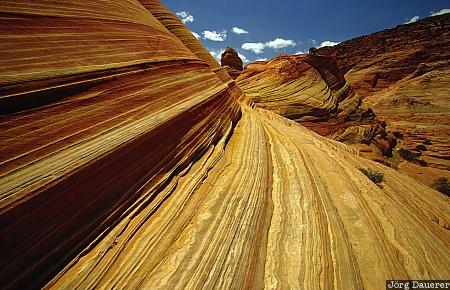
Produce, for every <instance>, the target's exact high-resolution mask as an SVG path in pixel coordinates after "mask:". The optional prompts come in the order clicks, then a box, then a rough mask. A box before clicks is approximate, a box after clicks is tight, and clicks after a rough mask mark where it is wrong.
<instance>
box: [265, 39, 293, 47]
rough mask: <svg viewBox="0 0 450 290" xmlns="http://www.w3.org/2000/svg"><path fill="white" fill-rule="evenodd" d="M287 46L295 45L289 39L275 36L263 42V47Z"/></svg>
mask: <svg viewBox="0 0 450 290" xmlns="http://www.w3.org/2000/svg"><path fill="white" fill-rule="evenodd" d="M288 46H295V42H294V41H293V40H290V39H283V38H276V39H274V40H272V41H269V42H266V43H265V47H270V48H273V49H280V48H285V47H288Z"/></svg>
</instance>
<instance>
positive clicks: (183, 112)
mask: <svg viewBox="0 0 450 290" xmlns="http://www.w3.org/2000/svg"><path fill="white" fill-rule="evenodd" d="M0 13H1V15H2V21H0V31H1V33H2V36H3V37H2V41H1V42H0V50H1V51H2V52H3V54H2V58H1V59H0V63H1V65H0V102H1V106H0V108H1V110H2V112H1V117H0V132H1V134H0V200H1V203H0V245H1V249H2V251H1V253H0V285H1V288H2V289H36V288H44V289H93V288H102V289H103V288H106V289H110V288H119V289H122V288H129V289H195V288H205V289H215V288H216V289H249V288H257V289H263V288H270V289H274V288H278V289H285V288H295V289H311V288H314V289H315V288H317V289H332V288H335V289H384V287H385V280H386V279H446V278H448V275H447V273H449V272H450V252H449V249H450V234H449V232H450V231H449V229H450V212H449V211H448V208H449V200H448V198H447V197H445V196H444V195H442V194H441V193H439V192H437V191H435V190H433V189H430V188H428V187H426V186H424V185H422V184H421V183H419V182H417V181H415V180H413V179H411V178H409V177H407V176H405V175H402V174H400V173H398V172H397V171H395V170H392V169H390V168H387V167H385V166H383V165H381V164H378V163H375V162H372V161H370V160H367V159H365V158H362V157H360V156H359V153H358V151H357V150H356V149H354V148H351V147H348V146H347V145H345V144H342V143H340V142H335V141H333V140H330V139H328V138H324V137H321V136H319V135H317V134H316V133H314V132H312V131H310V130H308V129H306V128H305V127H303V126H300V125H299V124H297V123H296V122H294V121H291V120H288V119H286V118H284V117H282V116H280V115H277V114H275V113H274V112H272V111H276V110H274V109H273V108H272V107H271V106H270V102H269V101H268V100H266V99H265V98H271V99H272V102H278V103H279V105H280V108H281V109H280V111H279V113H282V114H284V115H287V116H289V117H293V119H296V120H299V121H302V122H303V121H305V122H308V121H309V122H316V121H317V122H323V125H321V126H322V127H323V129H322V130H323V131H324V132H326V133H329V134H332V135H333V134H336V135H344V134H354V135H355V136H360V135H364V133H359V131H365V130H366V127H367V128H373V127H374V126H375V127H376V126H378V123H377V122H376V121H375V120H374V119H373V116H371V114H370V113H369V114H368V115H364V114H367V112H368V109H365V108H362V107H361V106H362V105H361V104H360V101H359V97H357V94H356V93H354V92H353V91H352V89H351V88H350V86H348V84H346V83H345V81H344V79H343V78H342V76H341V75H338V74H336V72H335V68H333V67H331V66H330V67H328V66H329V65H332V63H331V62H330V60H329V59H328V58H318V59H310V58H307V57H306V58H301V57H299V58H291V57H283V58H280V59H279V60H276V61H274V62H273V63H272V64H271V63H270V62H268V63H266V64H260V65H261V66H265V65H267V66H268V67H269V68H270V69H272V70H278V72H279V73H280V75H276V74H273V73H264V74H261V75H259V73H258V72H257V70H256V69H255V67H253V68H252V69H248V70H244V73H245V74H246V75H247V76H248V78H250V79H251V78H253V80H254V81H255V82H256V85H254V87H253V91H251V92H249V96H245V95H244V94H243V92H242V91H241V89H240V88H239V87H238V86H237V85H236V83H235V81H233V79H231V78H230V76H229V75H228V74H227V73H226V71H225V70H224V69H223V68H222V67H220V65H219V64H218V63H217V62H216V61H215V60H214V59H213V58H212V57H211V56H210V55H209V53H208V52H207V51H206V49H205V48H204V47H203V46H202V45H201V44H200V42H199V41H198V40H197V39H195V37H193V36H192V34H191V33H190V32H189V31H188V29H187V28H186V27H185V26H184V25H183V24H182V23H181V22H180V20H178V19H177V18H176V17H175V15H174V14H172V13H171V12H170V11H168V10H167V9H166V8H165V7H164V6H163V5H161V4H160V3H159V2H158V1H148V0H145V1H144V0H142V1H141V2H140V3H139V2H137V1H133V0H123V1H101V0H95V1H81V0H67V1H64V5H60V4H58V3H56V2H54V1H43V0H36V1H32V2H31V1H25V0H14V1H12V0H3V1H0ZM49 28H51V29H49ZM93 40H95V41H93ZM278 62H279V63H280V64H282V63H283V64H285V63H291V62H292V65H287V66H286V65H283V66H281V65H280V67H278V68H277V66H276V65H275V64H277V63H278ZM316 62H319V64H320V65H321V66H323V67H324V68H325V69H323V71H322V69H320V68H318V69H315V68H314V67H316V65H317V63H316ZM292 68H299V70H297V69H296V70H292ZM327 68H328V69H327ZM251 71H253V72H254V75H253V76H250V72H251ZM258 75H259V76H258ZM300 75H307V76H308V77H306V78H299V76H300ZM280 76H281V79H280V78H279V77H280ZM258 77H261V78H264V79H265V80H266V81H268V82H267V84H268V85H269V88H267V89H266V88H264V87H263V86H260V84H259V82H258ZM277 83H279V84H280V87H276V86H275V84H277ZM243 85H244V87H245V88H246V90H251V89H252V87H251V86H250V84H248V83H245V82H244V83H243ZM308 86H310V87H311V88H310V89H309V90H306V92H308V94H309V96H310V97H309V98H308V99H305V98H304V97H302V96H303V95H302V94H300V93H298V94H296V93H293V92H294V91H303V92H305V87H308ZM257 87H258V89H257ZM295 88H299V89H300V90H297V89H295ZM277 90H278V91H279V92H286V93H288V94H291V95H292V96H293V105H294V106H293V109H292V111H289V110H288V107H289V106H288V105H287V102H288V100H286V99H285V98H284V97H283V95H282V94H278V91H277ZM324 96H326V97H325V98H324ZM258 98H259V99H258ZM249 99H253V100H255V102H256V101H258V100H260V102H259V105H258V106H263V105H264V106H265V107H266V108H267V109H268V110H266V109H263V108H254V105H253V103H252V102H250V101H249ZM301 102H303V104H305V106H306V109H302V108H300V105H296V104H299V103H301ZM257 104H258V103H257ZM338 104H339V105H338ZM313 106H316V107H317V109H316V110H314V109H313V108H312V107H313ZM363 115H364V116H363ZM347 116H349V117H348V118H350V121H342V120H341V119H340V118H344V119H345V118H347ZM357 116H363V117H361V120H363V122H366V123H367V124H361V122H360V121H359V119H358V118H360V117H357ZM348 118H347V119H348ZM353 118H356V119H358V121H356V119H355V126H348V127H345V126H344V125H343V124H345V122H353ZM330 120H331V121H330ZM330 122H335V123H336V124H338V125H339V126H341V125H342V126H343V128H339V129H338V130H337V131H335V130H331V129H330V128H331V127H330V126H329V123H330ZM356 124H357V125H356ZM319 127H320V126H319ZM370 130H371V129H370ZM350 132H351V133H350ZM367 167H369V168H372V169H376V170H378V171H379V172H381V173H383V174H384V181H383V182H382V185H381V186H380V187H379V186H377V185H375V184H374V183H372V182H371V181H370V180H369V179H368V178H367V177H366V176H365V175H364V174H363V173H361V171H360V170H359V168H367Z"/></svg>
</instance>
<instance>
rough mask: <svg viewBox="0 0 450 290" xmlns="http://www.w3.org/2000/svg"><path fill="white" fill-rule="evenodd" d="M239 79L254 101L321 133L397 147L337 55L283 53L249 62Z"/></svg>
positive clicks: (386, 150) (386, 151) (383, 148)
mask: <svg viewBox="0 0 450 290" xmlns="http://www.w3.org/2000/svg"><path fill="white" fill-rule="evenodd" d="M236 81H237V83H238V85H239V86H240V87H241V88H242V89H243V90H244V91H245V93H246V94H247V96H248V97H249V98H250V100H251V101H252V102H254V103H255V105H256V106H258V107H260V108H264V109H268V110H271V111H273V112H275V113H277V114H279V115H282V116H284V117H287V118H289V119H291V120H295V121H297V122H300V123H301V124H302V125H304V126H306V127H308V128H310V129H312V130H313V131H315V132H317V133H319V134H321V135H322V136H328V137H330V138H333V139H335V140H339V141H342V142H346V143H349V144H357V143H360V142H364V143H367V144H370V143H373V144H375V145H376V147H375V149H376V148H378V149H376V150H381V153H383V154H385V155H389V154H390V152H391V149H392V148H393V147H394V146H395V140H393V142H389V141H387V139H386V137H387V136H386V135H385V134H384V133H386V132H385V130H384V128H383V127H382V126H381V124H380V122H379V121H378V120H376V119H375V114H374V113H373V111H372V110H371V109H370V108H368V107H367V106H366V105H365V104H364V102H363V101H362V98H361V97H360V96H359V95H358V94H357V93H356V92H355V91H354V90H353V88H352V87H351V86H350V85H349V84H348V83H347V82H346V80H345V78H344V76H343V75H342V73H341V72H340V70H339V68H338V67H337V65H336V62H335V60H334V59H333V58H330V57H325V56H318V55H282V56H279V57H276V58H274V59H272V60H270V61H266V62H256V63H252V64H250V65H247V66H246V68H245V69H244V71H243V72H242V74H241V75H240V76H239V77H238V79H237V80H236ZM394 139H395V138H394Z"/></svg>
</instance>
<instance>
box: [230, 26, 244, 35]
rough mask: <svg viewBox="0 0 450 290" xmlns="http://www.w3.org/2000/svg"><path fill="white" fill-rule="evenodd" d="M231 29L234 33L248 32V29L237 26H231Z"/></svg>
mask: <svg viewBox="0 0 450 290" xmlns="http://www.w3.org/2000/svg"><path fill="white" fill-rule="evenodd" d="M231 31H232V32H233V33H236V34H248V31H247V30H245V29H242V28H239V27H233V28H232V29H231Z"/></svg>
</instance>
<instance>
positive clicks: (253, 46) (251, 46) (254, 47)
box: [241, 42, 265, 54]
mask: <svg viewBox="0 0 450 290" xmlns="http://www.w3.org/2000/svg"><path fill="white" fill-rule="evenodd" d="M264 47H265V46H264V43H261V42H257V43H256V42H246V43H244V44H242V47H241V48H242V49H245V50H250V51H253V52H254V53H256V54H260V53H263V50H264Z"/></svg>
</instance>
